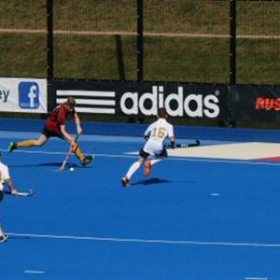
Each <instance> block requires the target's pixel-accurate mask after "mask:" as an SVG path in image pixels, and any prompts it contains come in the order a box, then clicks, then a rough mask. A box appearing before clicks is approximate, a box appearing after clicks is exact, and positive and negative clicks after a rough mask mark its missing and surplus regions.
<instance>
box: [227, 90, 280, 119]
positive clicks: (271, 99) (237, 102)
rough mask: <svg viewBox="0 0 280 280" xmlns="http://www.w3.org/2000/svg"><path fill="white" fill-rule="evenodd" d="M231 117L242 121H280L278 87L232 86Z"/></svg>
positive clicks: (279, 94) (279, 91)
mask: <svg viewBox="0 0 280 280" xmlns="http://www.w3.org/2000/svg"><path fill="white" fill-rule="evenodd" d="M231 101H232V118H233V119H235V120H243V121H247V120H248V121H280V87H276V86H249V85H248V86H247V85H244V86H234V87H232V89H231Z"/></svg>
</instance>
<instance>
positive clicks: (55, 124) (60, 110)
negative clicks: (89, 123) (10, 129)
mask: <svg viewBox="0 0 280 280" xmlns="http://www.w3.org/2000/svg"><path fill="white" fill-rule="evenodd" d="M75 106H76V101H75V99H74V98H73V97H69V98H68V99H67V101H66V102H64V103H62V104H60V105H58V106H57V107H56V108H54V109H53V111H52V112H51V115H50V116H49V117H48V118H47V120H46V122H45V125H44V128H43V130H42V133H41V135H40V136H39V138H38V139H37V140H34V139H29V140H24V141H21V142H11V143H10V145H9V147H8V151H9V153H11V152H12V151H13V150H15V149H18V148H26V147H33V146H36V147H40V146H42V145H44V144H45V143H46V142H47V141H48V140H49V138H50V137H59V138H61V139H63V140H65V141H67V142H68V143H70V144H71V147H72V151H73V153H74V154H75V155H76V156H77V158H78V159H79V160H80V162H81V164H82V165H83V166H85V165H87V164H90V163H91V161H92V159H93V157H92V156H91V155H90V156H84V155H83V153H82V151H81V149H80V148H79V146H78V144H77V143H76V142H75V138H74V137H73V136H72V135H71V134H69V133H68V132H67V131H66V128H65V122H66V119H67V117H68V116H69V115H70V114H72V115H73V116H74V121H75V124H76V130H77V134H81V133H82V128H81V122H80V118H79V115H78V114H77V112H76V110H75Z"/></svg>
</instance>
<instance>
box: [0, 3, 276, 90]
mask: <svg viewBox="0 0 280 280" xmlns="http://www.w3.org/2000/svg"><path fill="white" fill-rule="evenodd" d="M233 2H235V4H236V22H235V24H236V26H235V27H236V46H235V50H236V53H235V55H236V57H235V60H236V69H232V65H231V63H230V60H231V58H232V55H233V53H232V48H231V44H232V34H231V30H230V26H231V24H232V18H231V14H230V9H231V4H232V3H233ZM0 11H1V17H0V37H1V44H0V52H1V56H0V63H1V68H0V76H2V77H36V78H51V79H82V80H104V81H105V80H108V81H139V79H140V80H141V81H155V82H187V83H216V84H217V83H222V84H228V83H230V75H231V74H232V71H233V70H234V71H236V83H237V84H257V85H263V84H267V85H279V84H280V75H279V73H280V17H279V14H280V2H279V1H238V0H237V1H233V0H232V1H229V0H228V1H226V0H225V1H223V0H208V1H206V0H203V1H200V0H145V1H143V0H118V1H115V0H80V1H74V0H55V1H51V0H25V1H17V0H6V1H1V2H0ZM50 70H51V71H50ZM139 73H141V75H139ZM139 77H140V78H139Z"/></svg>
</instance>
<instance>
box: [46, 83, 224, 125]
mask: <svg viewBox="0 0 280 280" xmlns="http://www.w3.org/2000/svg"><path fill="white" fill-rule="evenodd" d="M52 88H55V91H56V104H60V103H62V102H64V101H65V100H66V99H67V97H68V96H73V97H74V98H75V99H76V102H77V112H82V113H92V114H110V115H114V114H122V115H128V116H133V115H135V116H136V115H137V116H139V115H140V116H156V114H157V109H158V108H159V107H165V108H166V109H167V112H168V114H169V115H170V116H172V117H185V118H199V119H205V118H207V119H224V118H227V117H228V112H229V109H228V89H227V87H226V86H223V85H220V86H217V85H215V86H212V85H181V84H164V85H162V84H160V85H157V84H147V83H116V82H114V83H98V82H96V83H95V82H84V83H77V84H73V83H68V82H64V83H62V82H56V83H55V86H53V87H52ZM56 104H53V106H56Z"/></svg>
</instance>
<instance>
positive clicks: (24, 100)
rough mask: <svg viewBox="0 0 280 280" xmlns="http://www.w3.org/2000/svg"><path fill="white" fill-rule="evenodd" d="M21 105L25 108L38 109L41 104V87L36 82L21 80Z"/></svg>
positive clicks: (19, 89) (19, 86)
mask: <svg viewBox="0 0 280 280" xmlns="http://www.w3.org/2000/svg"><path fill="white" fill-rule="evenodd" d="M18 92H19V106H20V108H23V109H37V108H38V107H39V105H40V101H39V95H40V89H39V85H38V84H37V83H36V82H21V83H19V85H18Z"/></svg>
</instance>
